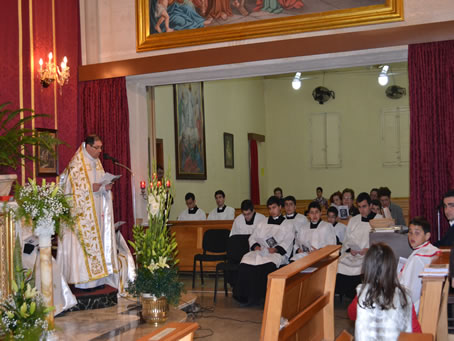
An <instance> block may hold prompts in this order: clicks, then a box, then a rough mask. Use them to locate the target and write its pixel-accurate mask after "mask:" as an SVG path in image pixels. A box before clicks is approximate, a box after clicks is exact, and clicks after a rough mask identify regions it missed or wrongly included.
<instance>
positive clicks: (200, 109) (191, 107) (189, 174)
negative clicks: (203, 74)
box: [173, 82, 207, 180]
mask: <svg viewBox="0 0 454 341" xmlns="http://www.w3.org/2000/svg"><path fill="white" fill-rule="evenodd" d="M173 99H174V112H175V118H174V121H175V159H176V162H175V163H176V178H177V179H188V180H206V178H207V164H206V147H205V113H204V105H203V83H202V82H198V83H186V84H176V85H174V86H173Z"/></svg>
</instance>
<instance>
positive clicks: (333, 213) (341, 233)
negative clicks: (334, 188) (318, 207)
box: [327, 206, 347, 245]
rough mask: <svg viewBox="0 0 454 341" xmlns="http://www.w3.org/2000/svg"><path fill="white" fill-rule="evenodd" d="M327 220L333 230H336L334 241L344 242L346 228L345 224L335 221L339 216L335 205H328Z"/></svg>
mask: <svg viewBox="0 0 454 341" xmlns="http://www.w3.org/2000/svg"><path fill="white" fill-rule="evenodd" d="M327 216H328V222H329V223H331V225H333V227H334V232H336V242H337V244H338V245H339V244H342V243H343V242H344V237H345V231H346V230H347V226H345V225H344V224H342V223H339V222H338V221H337V217H338V216H339V211H338V210H337V208H336V207H334V206H330V208H328V212H327Z"/></svg>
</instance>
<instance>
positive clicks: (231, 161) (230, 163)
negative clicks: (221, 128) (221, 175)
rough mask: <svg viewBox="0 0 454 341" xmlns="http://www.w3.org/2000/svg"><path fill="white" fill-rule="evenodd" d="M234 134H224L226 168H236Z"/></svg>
mask: <svg viewBox="0 0 454 341" xmlns="http://www.w3.org/2000/svg"><path fill="white" fill-rule="evenodd" d="M233 152H234V150H233V134H229V133H224V168H234V166H235V158H234V153H233Z"/></svg>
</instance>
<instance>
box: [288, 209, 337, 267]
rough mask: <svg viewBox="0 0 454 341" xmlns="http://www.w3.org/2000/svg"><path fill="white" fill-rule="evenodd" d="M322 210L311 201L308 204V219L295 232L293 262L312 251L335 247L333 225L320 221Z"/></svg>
mask: <svg viewBox="0 0 454 341" xmlns="http://www.w3.org/2000/svg"><path fill="white" fill-rule="evenodd" d="M321 216H322V209H321V207H320V204H319V203H318V202H316V201H313V202H311V203H310V204H309V219H310V222H309V221H308V222H307V223H305V224H303V225H302V228H301V229H300V230H299V231H297V233H296V239H295V246H294V251H295V253H294V255H293V257H292V259H293V260H297V259H300V258H303V257H304V256H306V255H307V254H309V253H311V252H312V251H315V250H318V249H320V248H322V247H325V246H327V245H336V233H335V232H334V228H333V225H331V224H330V223H327V222H325V221H323V220H322V219H321Z"/></svg>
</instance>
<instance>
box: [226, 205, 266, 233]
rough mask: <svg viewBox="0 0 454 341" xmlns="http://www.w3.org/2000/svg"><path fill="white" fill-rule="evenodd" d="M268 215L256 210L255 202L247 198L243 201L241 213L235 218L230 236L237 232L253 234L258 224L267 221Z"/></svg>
mask: <svg viewBox="0 0 454 341" xmlns="http://www.w3.org/2000/svg"><path fill="white" fill-rule="evenodd" d="M265 220H266V217H265V216H264V215H263V214H261V213H257V212H256V211H255V210H254V204H253V203H252V201H251V200H249V199H246V200H243V202H242V203H241V214H240V215H239V216H238V217H236V218H235V220H234V221H233V225H232V230H231V231H230V237H231V236H233V235H235V234H252V232H254V230H255V229H256V228H257V226H258V225H259V224H260V223H261V222H262V221H265Z"/></svg>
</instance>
